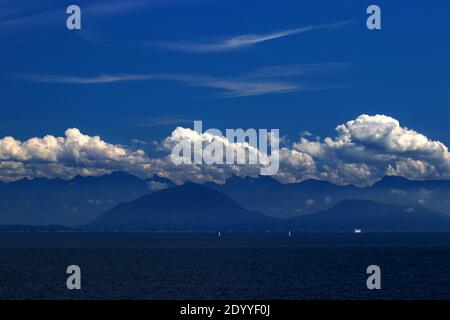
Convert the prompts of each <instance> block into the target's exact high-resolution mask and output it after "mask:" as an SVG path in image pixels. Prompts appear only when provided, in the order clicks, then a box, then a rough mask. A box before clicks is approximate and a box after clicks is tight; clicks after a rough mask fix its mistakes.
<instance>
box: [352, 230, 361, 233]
mask: <svg viewBox="0 0 450 320" xmlns="http://www.w3.org/2000/svg"><path fill="white" fill-rule="evenodd" d="M361 232H362V230H361V229H353V233H361Z"/></svg>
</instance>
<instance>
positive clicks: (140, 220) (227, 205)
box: [87, 182, 270, 231]
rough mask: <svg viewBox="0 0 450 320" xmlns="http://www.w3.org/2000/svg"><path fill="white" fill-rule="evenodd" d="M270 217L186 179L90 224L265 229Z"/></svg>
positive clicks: (99, 226)
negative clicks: (181, 183) (183, 182)
mask: <svg viewBox="0 0 450 320" xmlns="http://www.w3.org/2000/svg"><path fill="white" fill-rule="evenodd" d="M269 220H270V219H269V218H267V217H265V216H263V215H261V214H259V213H256V212H252V211H248V210H246V209H244V208H242V207H241V206H240V205H239V204H237V203H236V202H235V201H234V200H232V199H230V198H229V197H227V196H226V195H224V194H221V193H220V192H218V191H215V190H212V189H210V188H208V187H206V186H204V185H200V184H196V183H192V182H187V183H185V184H183V185H180V186H176V187H172V188H168V189H164V190H161V191H156V192H153V193H150V194H147V195H145V196H143V197H141V198H139V199H137V200H134V201H131V202H128V203H122V204H120V205H118V206H116V207H114V208H113V209H111V210H109V211H106V212H105V213H103V214H102V215H101V216H100V217H98V218H97V219H96V220H94V221H93V223H91V224H90V225H88V226H87V228H88V229H97V230H98V229H102V230H111V229H113V230H166V231H167V230H173V231H176V230H182V231H188V230H197V231H198V230H220V229H222V230H266V228H267V227H268V226H269V224H268V221H269Z"/></svg>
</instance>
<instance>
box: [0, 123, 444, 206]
mask: <svg viewBox="0 0 450 320" xmlns="http://www.w3.org/2000/svg"><path fill="white" fill-rule="evenodd" d="M336 132H337V134H336V136H335V137H333V138H331V137H327V138H325V139H323V140H319V141H316V140H314V141H309V140H307V139H306V138H305V137H302V138H300V140H299V141H298V142H297V143H294V144H291V145H286V146H284V147H282V148H280V150H279V152H278V155H279V160H280V170H279V172H278V173H277V175H276V176H275V177H276V178H277V179H279V180H280V181H283V182H298V181H302V180H305V179H309V178H316V179H321V180H326V181H330V182H334V183H352V184H356V185H369V184H372V183H373V182H375V181H376V180H378V179H380V178H382V177H383V176H384V175H400V176H404V177H406V178H409V179H450V155H449V152H448V149H447V147H446V146H445V145H444V144H443V143H441V142H439V141H434V140H431V139H429V138H427V137H426V136H424V135H423V134H420V133H418V132H416V131H414V130H411V129H408V128H405V127H402V126H401V125H400V123H399V122H398V121H397V120H396V119H393V118H391V117H388V116H384V115H374V116H369V115H361V116H359V117H358V118H357V119H355V120H351V121H348V122H347V123H345V124H342V125H339V126H338V127H337V128H336ZM180 141H189V142H195V141H201V143H202V145H203V146H206V145H208V144H211V143H214V142H220V143H223V144H224V145H226V146H229V147H231V148H232V149H233V150H235V152H236V153H242V152H244V150H248V152H250V153H251V154H257V155H259V156H261V157H262V159H263V160H264V161H266V162H267V161H268V160H269V158H268V157H267V155H265V154H260V152H259V151H258V150H257V149H256V148H254V147H252V146H251V145H249V144H248V143H237V142H231V141H228V140H227V139H226V138H225V137H223V136H219V135H214V134H212V133H203V134H200V133H197V132H196V131H194V130H192V129H190V128H183V127H177V128H176V129H175V130H173V132H172V133H171V134H170V135H169V136H168V137H167V138H165V139H163V141H160V142H159V145H158V148H159V149H158V150H159V152H162V154H163V156H160V157H153V158H152V157H149V156H148V155H146V154H145V152H144V151H142V150H139V149H137V150H135V149H130V148H126V147H124V146H121V145H116V144H111V143H108V142H106V141H104V140H102V139H101V138H100V137H98V136H88V135H85V134H83V133H81V132H80V131H79V130H78V129H68V130H67V131H66V132H65V135H64V136H63V137H55V136H51V135H47V136H45V137H43V138H31V139H29V140H26V141H19V140H16V139H14V138H13V137H4V138H3V139H1V140H0V180H4V181H10V180H17V179H20V178H22V177H38V176H45V177H62V178H70V177H72V176H74V175H76V174H80V175H100V174H104V173H108V172H111V171H114V170H124V171H128V172H130V173H133V174H136V175H139V176H142V177H150V176H152V175H153V174H155V173H156V174H158V175H160V176H162V177H166V178H170V179H172V180H173V181H175V182H177V183H182V182H184V181H188V180H190V181H197V182H202V181H216V182H223V181H225V180H226V179H227V178H228V177H229V176H231V175H232V174H235V175H240V176H245V175H254V176H256V175H258V174H259V173H260V167H259V165H250V164H246V165H238V164H233V165H205V164H203V165H195V164H183V165H178V166H177V165H175V164H174V163H173V162H172V160H171V157H170V152H171V150H172V147H173V146H174V145H175V144H177V143H178V142H180ZM264 157H265V158H264ZM426 198H427V194H426V192H424V193H423V194H420V196H418V199H420V200H426Z"/></svg>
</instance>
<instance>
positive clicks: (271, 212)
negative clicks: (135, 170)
mask: <svg viewBox="0 0 450 320" xmlns="http://www.w3.org/2000/svg"><path fill="white" fill-rule="evenodd" d="M449 199H450V181H411V180H408V179H405V178H402V177H393V176H388V177H385V178H383V179H381V180H380V181H378V182H377V183H375V184H374V185H372V186H370V187H366V188H359V187H356V186H353V185H347V186H340V185H335V184H331V183H329V182H325V181H319V180H306V181H303V182H300V183H293V184H282V183H280V182H278V181H277V180H275V179H273V178H270V177H245V178H241V177H237V176H233V177H231V178H230V179H229V180H227V181H226V182H225V183H224V184H215V183H205V184H203V185H198V184H194V183H185V184H184V185H182V186H175V184H174V183H173V182H171V181H170V180H168V179H165V178H161V177H157V176H155V177H153V178H151V179H146V180H144V179H140V178H138V177H135V176H133V175H130V174H127V173H124V172H115V173H112V174H109V175H104V176H100V177H80V176H77V177H75V178H73V179H71V180H60V179H44V178H39V179H33V180H28V179H22V180H19V181H16V182H11V183H0V224H3V225H15V226H17V225H21V226H23V225H41V226H42V225H64V226H69V227H77V226H82V227H81V228H82V229H88V230H109V231H113V230H116V231H131V230H135V231H136V230H142V231H144V230H145V231H164V230H165V231H212V230H224V231H225V230H230V231H264V230H273V231H286V230H297V231H351V230H352V229H353V228H362V229H364V230H368V231H442V230H449V231H450V224H449V223H448V220H449V217H450V216H448V215H447V214H449V213H450V201H449ZM21 228H22V227H21ZM25 229H26V228H25ZM53 229H54V228H53ZM2 230H3V229H2Z"/></svg>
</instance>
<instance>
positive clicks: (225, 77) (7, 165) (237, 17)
mask: <svg viewBox="0 0 450 320" xmlns="http://www.w3.org/2000/svg"><path fill="white" fill-rule="evenodd" d="M69 4H77V5H79V6H80V8H81V17H82V18H81V19H82V20H81V30H68V29H67V28H66V18H67V17H68V15H67V14H66V8H67V6H68V5H69ZM370 4H377V5H378V6H380V8H381V13H382V15H381V17H382V18H381V21H382V22H381V23H382V29H381V30H368V29H367V28H366V19H367V17H368V14H367V13H366V8H367V7H368V6H369V5H370ZM449 12H450V4H449V3H448V1H444V0H442V1H438V0H436V1H434V2H433V4H432V5H430V4H429V3H426V2H423V1H407V2H405V1H402V2H400V1H376V2H367V1H331V0H330V1H325V0H318V1H298V0H297V1H276V2H275V1H262V0H258V1H253V0H248V1H242V0H241V1H235V0H217V1H216V0H209V1H207V0H165V1H160V0H149V1H144V0H133V1H125V0H110V1H81V0H80V1H74V2H73V3H72V2H71V3H67V2H65V1H55V0H53V1H47V0H40V1H36V0H32V1H30V0H28V1H24V0H19V1H17V0H16V1H12V0H0V90H1V91H0V110H1V114H2V116H1V117H0V138H1V137H13V140H5V138H3V139H2V140H1V142H0V161H1V164H0V179H2V180H11V179H16V178H19V177H23V176H27V177H35V176H42V175H43V176H49V177H59V176H61V177H70V176H71V175H73V174H75V173H76V174H85V175H89V174H99V173H103V172H107V171H109V170H113V169H125V170H128V171H130V172H134V173H139V174H141V175H142V174H143V173H142V172H144V171H148V172H151V173H155V172H157V173H159V174H163V175H166V176H169V177H172V176H173V175H176V177H174V179H179V180H180V181H182V180H186V179H194V180H195V178H198V179H199V180H210V179H213V180H214V179H218V178H223V176H226V175H228V174H230V172H232V173H237V172H240V171H239V169H237V168H233V169H232V170H231V171H228V170H225V171H223V170H222V169H220V170H218V169H214V172H213V173H211V172H209V169H203V168H202V169H195V170H193V171H189V172H190V173H189V172H188V173H189V174H190V175H191V176H189V175H188V176H186V175H185V173H184V174H183V175H181V176H180V170H179V168H173V166H171V165H169V164H167V165H162V164H161V163H162V162H164V161H163V160H161V159H155V157H156V156H155V155H154V154H155V153H157V152H158V151H159V152H161V151H162V152H163V151H164V143H163V142H164V141H166V142H167V141H173V140H177V139H178V138H179V137H177V133H179V132H176V131H175V129H176V128H177V127H182V128H186V129H187V128H191V129H192V128H193V124H192V123H193V121H194V120H202V121H203V125H204V127H206V128H219V129H221V130H225V129H226V128H244V129H246V128H266V129H272V128H274V129H279V130H280V135H281V136H282V137H283V141H286V145H285V147H286V152H287V153H288V154H286V159H285V161H286V166H291V167H292V168H290V169H289V170H287V169H286V170H287V171H288V172H283V173H282V174H280V176H279V177H278V178H280V179H281V180H283V181H286V182H294V181H299V180H303V179H306V178H321V179H325V180H330V181H333V182H339V183H356V184H361V185H364V184H368V183H371V182H373V181H374V180H376V179H378V178H380V177H381V176H383V175H385V174H398V175H404V176H406V177H409V178H418V179H425V178H433V179H438V178H450V160H449V159H450V157H449V155H448V149H446V146H448V145H449V144H450V132H449V130H448V120H449V119H450V109H449V108H448V104H449V102H450V82H449V78H448V75H449V73H450V64H449V63H448V57H449V55H450V40H449V39H450V19H449V14H450V13H449ZM362 115H368V116H369V117H362V118H361V116H362ZM376 115H382V116H383V117H381V116H380V117H376ZM358 119H359V120H358ZM349 121H354V122H352V123H348V122H349ZM340 125H341V130H340V131H339V130H338V131H336V127H338V126H340ZM342 125H343V127H344V128H345V130H342V128H343V127H342ZM71 128H76V130H78V131H76V130H75V131H69V133H70V134H71V135H70V134H69V135H68V134H67V129H71ZM361 128H362V129H361ZM411 130H414V131H411ZM362 131H364V132H362ZM77 132H78V133H77ZM367 132H369V133H370V134H369V135H368V134H367ZM380 134H381V135H380ZM46 135H50V136H51V137H55V138H57V139H56V140H55V141H53V140H52V141H50V142H49V141H42V140H36V141H35V140H32V141H31V143H29V144H24V142H25V141H29V139H32V138H33V137H37V138H42V137H44V136H46ZM302 135H303V138H302ZM95 136H99V137H100V138H99V139H97V140H95V139H94V140H95V141H94V140H93V142H92V143H91V144H90V145H86V146H84V147H83V146H80V141H88V140H89V139H90V138H91V137H95ZM70 137H72V139H75V140H76V142H74V143H75V144H77V145H78V149H76V150H73V148H72V147H73V143H72V144H71V145H69V142H68V141H69V140H70ZM74 137H76V138H74ZM86 137H88V138H86ZM327 137H328V138H329V139H330V141H331V142H333V141H334V142H335V143H334V144H333V143H331V142H330V141H329V142H328V143H327V142H326V138H327ZM200 138H201V137H200ZM58 139H59V140H58ZM61 139H63V140H61ZM86 139H87V140H86ZM302 139H303V140H302ZM345 139H347V140H345ZM304 140H307V141H304ZM89 141H90V140H89ZM342 141H344V142H342ZM338 142H340V143H341V145H342V144H344V145H345V146H344V148H342V147H337V146H336V144H337V143H338ZM83 143H84V142H83ZM102 143H103V144H102ZM71 148H72V149H71ZM89 148H90V149H89ZM108 148H109V149H108ZM312 148H313V149H314V151H313V150H312ZM337 148H340V149H339V152H338V151H337ZM44 149H45V150H44ZM107 149H108V150H109V152H110V154H109V155H105V154H104V151H105V150H107ZM344 149H345V150H344ZM350 149H351V150H350ZM349 150H350V151H349ZM140 151H142V152H144V153H145V155H142V154H136V152H138V153H139V152H140ZM165 151H167V150H165ZM294 151H295V152H296V153H294V154H292V153H293V152H294ZM102 152H103V153H102ZM42 153H45V155H42ZM349 153H351V154H353V155H352V156H349ZM122 154H125V158H126V157H129V158H130V157H131V158H130V159H131V160H130V159H129V158H127V159H125V160H124V159H122V158H120V157H122ZM355 154H359V155H360V156H359V158H364V159H357V158H358V157H356V156H355ZM363 154H366V155H368V156H367V157H369V156H370V158H367V157H362V155H363ZM96 156H99V157H100V158H101V159H100V160H101V161H100V160H99V159H97V158H96ZM108 156H110V158H108ZM83 157H85V158H83ZM111 157H112V158H111ZM117 157H119V158H120V160H117ZM381 158H382V159H381ZM136 161H137V162H139V166H138V167H139V168H137V165H136ZM112 162H114V163H118V165H114V164H111V163H112ZM42 163H45V164H42ZM124 163H125V164H124ZM411 163H414V164H413V165H412V164H411ZM60 165H61V166H60ZM74 168H76V169H74ZM155 168H157V170H154V169H155ZM204 170H206V171H207V172H204ZM174 172H175V173H174ZM244 172H245V170H244ZM355 174H356V177H355ZM192 175H193V176H195V177H194V178H193V177H192Z"/></svg>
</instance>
